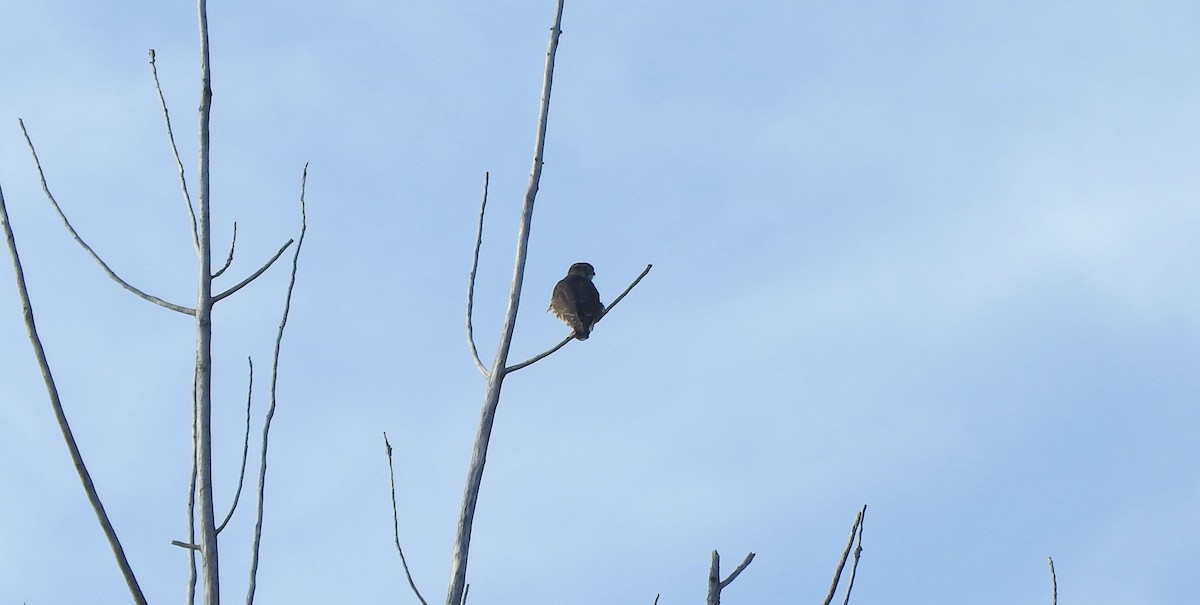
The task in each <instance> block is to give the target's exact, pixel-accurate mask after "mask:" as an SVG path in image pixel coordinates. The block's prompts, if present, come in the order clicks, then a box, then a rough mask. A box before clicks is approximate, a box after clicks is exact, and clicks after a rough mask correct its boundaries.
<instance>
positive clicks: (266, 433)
mask: <svg viewBox="0 0 1200 605" xmlns="http://www.w3.org/2000/svg"><path fill="white" fill-rule="evenodd" d="M307 183H308V164H305V165H304V173H303V175H302V176H301V177H300V237H299V239H298V240H296V250H295V252H293V253H292V274H291V278H290V279H289V281H288V287H287V295H286V296H285V297H284V302H283V317H282V319H280V320H279V330H278V331H277V332H276V333H275V351H274V353H273V355H272V358H271V404H270V406H269V407H268V408H267V417H266V420H264V421H263V432H262V450H261V455H260V458H259V466H258V510H257V514H256V517H255V521H254V546H253V547H252V548H251V552H250V583H249V587H248V588H247V590H246V605H253V603H254V590H255V582H256V579H257V577H258V555H259V547H260V545H261V544H262V525H263V500H264V495H265V493H266V484H267V442H268V440H269V437H270V434H271V420H272V419H273V418H275V403H276V386H277V384H278V382H279V351H280V349H281V348H282V346H283V330H284V328H285V327H287V321H288V313H289V312H290V311H291V309H292V292H293V291H294V290H295V288H296V272H297V270H298V269H299V267H300V249H301V248H302V247H303V246H304V234H305V232H306V231H308V218H307V212H306V210H305V207H304V190H305V186H306V185H307ZM288 244H291V241H289V242H288ZM284 247H285V248H286V247H287V246H284ZM280 252H281V253H282V252H283V250H280ZM277 256H278V255H277ZM272 262H274V259H272ZM267 264H268V265H270V263H267ZM264 269H265V267H264ZM261 272H262V271H259V273H261ZM250 279H253V276H252V277H251V278H250Z"/></svg>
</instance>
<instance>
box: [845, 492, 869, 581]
mask: <svg viewBox="0 0 1200 605" xmlns="http://www.w3.org/2000/svg"><path fill="white" fill-rule="evenodd" d="M858 518H859V522H858V544H856V545H855V546H854V564H853V565H851V566H850V582H849V583H847V584H846V598H845V600H843V601H842V605H850V593H851V592H853V591H854V577H855V576H856V575H858V558H859V557H860V556H862V536H863V528H864V527H865V526H866V524H867V505H866V504H864V505H863V507H862V511H860V512H859V513H858Z"/></svg>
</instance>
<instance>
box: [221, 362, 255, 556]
mask: <svg viewBox="0 0 1200 605" xmlns="http://www.w3.org/2000/svg"><path fill="white" fill-rule="evenodd" d="M246 363H248V364H250V381H249V382H250V384H248V385H246V433H245V437H244V438H243V439H242V470H241V472H240V473H238V486H237V491H236V492H234V494H233V504H230V505H229V513H228V514H226V515H225V520H224V521H221V524H220V525H218V526H217V533H218V534H219V533H221V530H223V529H225V526H226V525H228V524H229V520H230V519H232V518H233V513H234V511H236V510H237V505H238V501H239V500H241V498H242V486H243V485H245V484H246V460H247V459H248V458H249V457H250V405H251V403H252V402H253V401H254V360H253V359H251V358H250V357H247V358H246Z"/></svg>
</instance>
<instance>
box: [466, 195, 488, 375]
mask: <svg viewBox="0 0 1200 605" xmlns="http://www.w3.org/2000/svg"><path fill="white" fill-rule="evenodd" d="M488 177H489V174H488V173H486V172H485V173H483V203H481V204H480V205H479V227H478V228H477V229H476V230H475V254H474V255H472V257H471V275H470V278H469V279H468V280H467V344H468V345H469V346H470V347H471V360H472V361H474V362H475V367H477V368H479V373H480V374H483V377H484V378H487V377H488V369H487V368H486V367H484V365H483V361H482V360H481V359H479V349H477V348H476V347H475V328H474V327H473V326H472V325H471V315H472V313H473V311H474V308H475V272H476V271H477V270H478V269H479V248H480V247H482V246H483V213H484V211H485V210H487V198H488Z"/></svg>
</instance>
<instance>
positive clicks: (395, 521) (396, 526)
mask: <svg viewBox="0 0 1200 605" xmlns="http://www.w3.org/2000/svg"><path fill="white" fill-rule="evenodd" d="M383 445H384V446H385V447H386V448H387V459H388V478H389V479H391V482H392V533H393V534H394V535H395V538H396V552H398V553H400V565H401V566H403V567H404V577H406V578H408V586H409V587H410V588H412V591H413V594H415V595H417V600H418V601H420V602H421V605H429V604H428V603H426V602H425V597H423V596H421V591H420V590H417V583H416V582H414V581H413V577H412V573H411V572H410V571H409V570H408V559H405V558H404V549H403V548H402V547H401V546H400V513H399V512H398V511H397V510H396V470H395V468H394V467H393V465H392V444H391V443H389V442H388V438H387V431H384V433H383Z"/></svg>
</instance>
